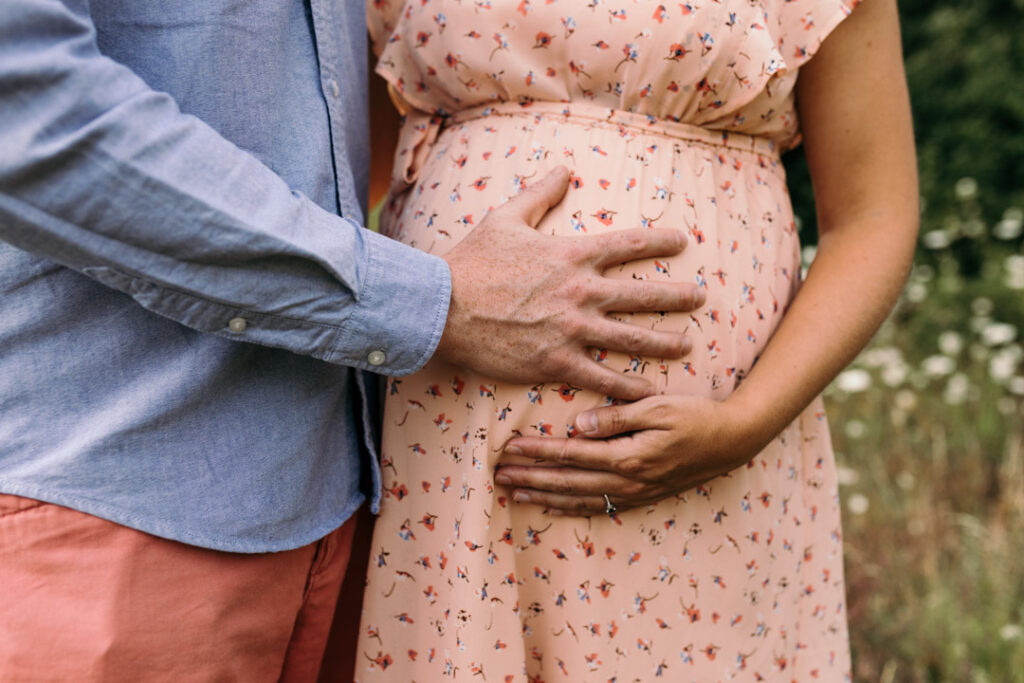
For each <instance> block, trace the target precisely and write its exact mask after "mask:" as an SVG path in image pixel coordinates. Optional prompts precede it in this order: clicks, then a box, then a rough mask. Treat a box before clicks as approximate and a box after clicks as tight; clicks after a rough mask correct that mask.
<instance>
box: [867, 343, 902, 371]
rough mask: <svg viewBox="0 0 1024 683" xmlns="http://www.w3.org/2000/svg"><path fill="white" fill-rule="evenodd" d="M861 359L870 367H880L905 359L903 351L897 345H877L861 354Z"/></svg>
mask: <svg viewBox="0 0 1024 683" xmlns="http://www.w3.org/2000/svg"><path fill="white" fill-rule="evenodd" d="M860 360H861V362H862V363H864V365H866V366H868V367H869V368H880V367H883V366H885V365H891V364H893V363H900V362H902V361H903V352H902V351H900V350H899V349H898V348H896V347H895V346H876V347H873V348H870V349H868V350H867V351H865V352H864V353H862V354H861V357H860Z"/></svg>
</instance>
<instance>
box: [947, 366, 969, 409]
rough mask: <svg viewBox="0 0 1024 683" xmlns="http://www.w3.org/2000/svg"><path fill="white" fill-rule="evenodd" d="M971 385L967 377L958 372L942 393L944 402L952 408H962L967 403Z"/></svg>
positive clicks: (950, 379)
mask: <svg viewBox="0 0 1024 683" xmlns="http://www.w3.org/2000/svg"><path fill="white" fill-rule="evenodd" d="M970 388H971V383H970V382H969V381H968V380H967V375H965V374H964V373H962V372H958V373H956V374H955V375H953V376H952V377H950V378H949V381H948V382H947V383H946V390H945V391H944V392H943V393H942V400H943V401H945V402H946V403H947V404H949V405H951V406H960V405H963V404H964V403H966V402H967V393H968V390H969V389H970Z"/></svg>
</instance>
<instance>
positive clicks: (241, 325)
mask: <svg viewBox="0 0 1024 683" xmlns="http://www.w3.org/2000/svg"><path fill="white" fill-rule="evenodd" d="M248 324H249V323H247V322H246V320H245V318H232V319H231V320H229V321H228V329H229V330H231V331H232V332H234V333H235V334H241V333H242V332H245V328H246V327H247V326H248Z"/></svg>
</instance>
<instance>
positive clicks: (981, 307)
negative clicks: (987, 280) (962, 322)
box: [971, 296, 995, 317]
mask: <svg viewBox="0 0 1024 683" xmlns="http://www.w3.org/2000/svg"><path fill="white" fill-rule="evenodd" d="M993 308H995V304H993V303H992V299H989V298H988V297H987V296H979V297H978V298H977V299H975V300H974V301H972V302H971V313H973V314H974V315H978V316H982V317H984V316H987V315H991V314H992V309H993Z"/></svg>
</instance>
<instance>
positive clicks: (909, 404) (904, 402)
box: [896, 389, 917, 411]
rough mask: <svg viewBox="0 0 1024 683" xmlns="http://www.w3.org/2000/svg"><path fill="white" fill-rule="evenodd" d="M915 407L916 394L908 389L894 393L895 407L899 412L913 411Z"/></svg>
mask: <svg viewBox="0 0 1024 683" xmlns="http://www.w3.org/2000/svg"><path fill="white" fill-rule="evenodd" d="M916 406H917V394H915V393H914V392H913V391H911V390H910V389H901V390H900V391H897V392H896V407H897V408H899V409H900V410H907V411H910V410H913V409H914V408H915V407H916Z"/></svg>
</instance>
